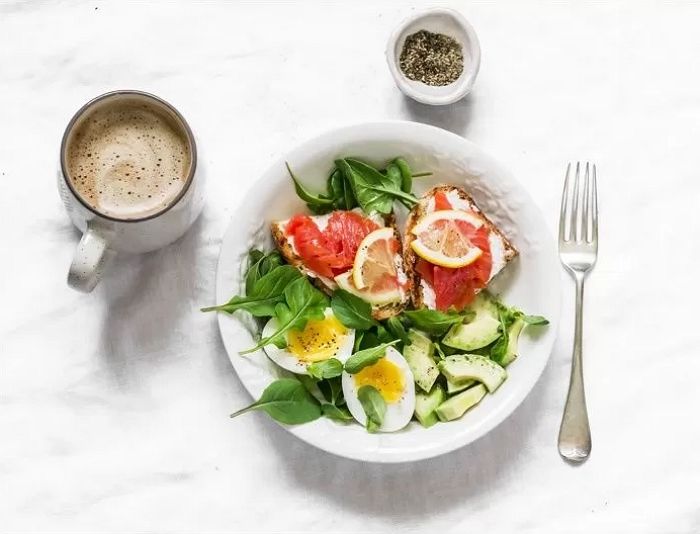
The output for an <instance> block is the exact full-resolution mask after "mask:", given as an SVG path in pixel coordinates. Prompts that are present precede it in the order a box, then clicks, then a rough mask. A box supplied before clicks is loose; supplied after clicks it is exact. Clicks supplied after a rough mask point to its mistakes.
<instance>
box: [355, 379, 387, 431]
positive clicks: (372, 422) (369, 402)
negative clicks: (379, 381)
mask: <svg viewBox="0 0 700 534" xmlns="http://www.w3.org/2000/svg"><path fill="white" fill-rule="evenodd" d="M357 398H358V400H359V401H360V404H361V405H362V409H363V410H364V411H365V415H366V416H367V425H366V426H367V431H368V432H372V433H373V432H377V431H378V430H379V428H380V427H381V426H382V423H383V422H384V416H385V415H386V402H385V401H384V397H382V395H381V393H379V391H377V389H376V388H375V387H374V386H362V387H361V388H360V389H358V390H357Z"/></svg>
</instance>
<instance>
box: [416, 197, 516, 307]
mask: <svg viewBox="0 0 700 534" xmlns="http://www.w3.org/2000/svg"><path fill="white" fill-rule="evenodd" d="M452 191H454V192H456V193H457V195H458V196H459V198H461V199H462V200H464V201H466V202H467V203H468V204H469V206H470V209H471V210H472V211H474V212H475V213H477V214H478V215H479V217H480V218H481V219H482V220H483V222H484V224H485V225H486V226H488V228H489V230H490V231H491V233H493V234H496V235H497V236H498V237H499V239H500V240H501V242H502V243H503V250H504V259H505V265H508V263H509V262H510V261H511V260H512V259H513V258H515V257H516V256H517V255H518V251H517V249H516V248H515V247H514V246H513V244H512V243H511V242H510V241H509V240H508V238H507V237H506V236H505V235H504V234H503V232H501V230H500V229H499V228H498V227H497V226H496V225H495V224H494V223H493V222H492V221H491V220H490V219H489V218H488V217H487V216H486V215H485V214H484V213H483V212H482V211H481V209H480V208H479V206H477V204H476V202H474V199H473V198H472V197H471V196H470V195H469V193H467V192H466V191H465V190H464V189H462V188H461V187H458V186H455V185H448V184H442V185H437V186H435V187H433V188H432V189H430V190H429V191H427V192H426V193H425V194H424V195H423V196H422V197H421V198H420V200H419V201H418V204H416V205H415V206H414V207H413V209H412V210H411V212H410V213H409V214H408V218H407V219H406V231H405V233H404V241H403V246H404V249H403V258H404V270H405V271H406V276H407V277H408V279H409V281H410V287H411V303H412V304H413V307H414V308H416V309H420V308H424V307H426V306H427V305H426V303H425V298H424V295H423V289H422V287H421V276H420V274H418V272H417V271H416V262H417V261H418V255H417V254H416V253H415V252H414V251H413V248H412V247H411V242H412V241H413V240H414V239H415V235H413V233H412V232H411V230H413V228H414V227H415V226H416V224H418V221H420V220H421V219H422V218H423V217H424V216H425V215H427V213H428V204H429V202H430V200H431V199H432V198H433V197H435V195H436V194H437V193H438V192H443V193H445V194H447V193H450V192H452ZM505 265H504V268H505ZM502 270H503V269H501V271H502ZM501 271H499V272H501ZM497 275H498V273H496V275H495V276H497Z"/></svg>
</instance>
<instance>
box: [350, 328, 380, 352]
mask: <svg viewBox="0 0 700 534" xmlns="http://www.w3.org/2000/svg"><path fill="white" fill-rule="evenodd" d="M360 334H364V335H363V336H362V339H361V340H360V343H359V344H358V345H357V347H358V350H365V349H371V348H372V347H376V346H377V345H379V344H380V343H381V341H379V338H378V337H377V334H375V333H374V329H373V330H367V331H365V332H360ZM355 352H357V350H356V351H355Z"/></svg>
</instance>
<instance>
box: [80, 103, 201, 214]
mask: <svg viewBox="0 0 700 534" xmlns="http://www.w3.org/2000/svg"><path fill="white" fill-rule="evenodd" d="M66 166H67V174H68V178H69V180H70V182H71V184H72V186H73V189H74V190H75V192H76V193H77V194H78V195H79V196H80V197H81V199H82V200H83V201H84V202H85V203H87V204H88V205H89V206H90V207H92V208H93V209H94V210H95V211H97V212H99V213H101V214H104V215H107V216H109V217H113V218H116V219H123V220H129V219H141V218H144V217H149V216H151V215H155V214H157V213H159V212H161V211H163V210H164V209H166V208H167V207H168V206H170V205H171V204H173V203H174V202H175V201H176V200H177V199H178V198H179V196H180V194H181V192H182V190H183V189H184V188H185V186H186V185H187V181H188V177H189V174H190V169H191V166H192V154H191V150H190V145H189V143H188V138H187V134H186V133H185V131H184V129H183V127H182V126H181V125H180V124H177V122H176V120H175V119H174V118H173V117H170V116H168V115H167V114H166V113H165V112H164V111H162V110H160V109H157V108H156V107H155V106H151V105H149V104H144V103H142V102H130V101H116V102H105V103H103V104H102V105H101V106H99V107H96V109H94V110H92V111H88V113H86V114H85V116H84V117H83V118H82V119H81V121H80V123H78V124H76V126H75V128H74V131H73V132H72V134H71V136H70V138H69V140H68V145H67V150H66Z"/></svg>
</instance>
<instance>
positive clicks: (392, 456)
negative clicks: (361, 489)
mask: <svg viewBox="0 0 700 534" xmlns="http://www.w3.org/2000/svg"><path fill="white" fill-rule="evenodd" d="M386 129H389V130H394V131H397V132H398V133H397V134H396V135H398V136H401V135H407V134H410V135H412V136H414V135H415V136H416V137H421V136H438V137H441V138H442V140H441V141H440V143H441V144H444V145H450V144H452V145H454V143H459V144H460V145H462V147H468V148H469V150H471V151H473V153H476V154H478V155H479V156H480V157H482V158H484V160H489V161H490V162H491V164H492V165H493V166H494V167H496V168H497V170H498V172H499V174H502V175H503V176H504V177H507V179H508V180H509V181H511V182H512V183H511V185H513V186H515V188H516V190H517V194H518V195H519V196H520V197H522V200H523V201H525V202H529V203H531V204H532V207H533V210H534V212H533V213H534V214H535V216H536V218H537V219H539V220H538V221H537V225H538V226H540V227H541V231H542V235H543V237H545V236H546V244H547V245H548V248H550V250H549V251H544V252H542V251H540V253H542V254H547V255H551V256H552V262H553V264H554V266H555V267H556V268H557V272H558V270H559V269H558V266H559V263H558V259H557V258H558V256H557V255H556V248H555V246H554V243H555V242H554V238H553V234H552V233H551V231H550V230H549V227H548V226H547V224H546V220H545V219H544V216H543V214H542V212H541V211H540V210H539V208H538V207H537V205H536V204H535V203H534V202H533V201H532V198H531V197H530V195H529V193H528V191H527V190H526V189H525V188H524V187H523V186H522V185H521V184H520V183H519V182H518V181H517V180H516V179H515V177H514V176H513V175H512V174H511V173H510V172H509V171H508V170H507V169H505V168H504V167H503V166H501V165H500V163H499V162H498V161H497V160H495V159H494V158H493V157H492V156H490V155H489V154H488V153H487V152H484V151H483V150H482V149H481V148H480V147H479V146H478V145H476V144H474V143H473V142H471V141H469V140H468V139H466V138H464V137H461V136H459V135H457V134H454V133H452V132H449V131H447V130H443V129H441V128H438V127H435V126H431V125H427V124H423V123H418V122H413V121H405V120H387V121H374V122H367V123H355V124H351V125H346V126H341V127H338V128H333V129H330V130H327V131H325V132H323V133H321V134H320V135H316V136H314V137H311V138H309V139H307V140H305V141H303V142H301V143H298V144H296V145H295V146H294V147H293V148H292V149H290V150H288V151H285V152H284V153H283V154H282V155H281V156H280V157H279V158H277V159H276V161H274V162H273V163H272V165H270V166H269V167H267V168H266V169H265V171H264V172H263V173H261V174H260V176H259V178H258V180H257V181H259V182H265V181H266V180H267V179H268V178H269V177H270V176H272V175H273V174H275V175H276V174H278V172H279V168H283V167H284V162H285V161H289V160H291V161H293V160H294V158H296V157H298V158H300V159H304V158H308V159H313V158H314V157H316V156H313V155H310V154H312V153H313V152H317V151H318V150H319V148H318V146H319V145H320V146H323V144H324V143H326V142H327V141H326V138H331V139H333V138H336V139H337V138H341V139H342V138H351V139H353V138H357V136H358V135H359V136H362V135H366V136H367V137H373V136H375V135H377V132H380V133H381V132H383V131H384V130H386ZM250 209H251V208H250V206H248V205H247V204H246V202H245V198H242V199H241V200H240V203H239V205H238V208H237V209H236V210H235V213H236V215H234V216H232V218H231V222H230V223H229V225H228V227H227V230H226V233H225V235H224V237H223V239H222V245H221V251H220V255H219V260H218V264H217V273H216V296H217V298H218V299H221V298H227V297H226V296H225V295H226V294H228V293H226V292H230V288H231V283H230V280H227V277H228V276H230V274H229V273H230V271H231V267H230V266H229V265H228V263H229V262H230V261H231V259H232V257H231V253H232V251H231V250H230V248H231V247H228V249H229V250H228V251H227V249H226V248H225V247H226V244H227V242H229V241H231V240H232V239H234V238H235V236H236V235H240V233H241V228H240V221H241V218H242V217H245V215H246V212H247V211H249V210H250ZM549 288H550V291H551V292H552V295H553V296H552V301H553V302H555V304H554V306H555V309H554V310H553V313H552V314H551V316H549V317H548V319H550V326H549V329H548V333H547V334H546V339H540V340H539V341H538V343H539V344H542V345H541V350H542V352H543V355H542V356H541V357H540V358H539V359H536V360H534V361H533V363H532V364H531V365H532V368H531V371H530V372H529V373H528V374H529V378H528V383H525V384H524V385H523V386H521V387H518V388H516V389H515V390H514V391H513V392H512V393H511V394H510V396H509V398H508V399H507V400H506V401H504V402H503V403H502V404H501V405H499V406H496V407H494V409H493V410H492V413H491V414H490V416H489V417H488V418H486V419H485V420H484V421H482V422H481V423H480V424H479V425H478V427H476V428H471V429H468V430H466V431H465V430H462V432H455V433H454V437H453V438H452V439H449V440H444V439H442V440H437V441H435V442H433V443H430V444H420V445H418V444H416V446H415V447H414V448H413V449H412V450H410V451H406V450H401V451H399V450H394V449H391V448H389V449H387V450H383V451H381V454H378V452H379V451H378V450H376V449H375V450H373V451H372V453H371V454H370V453H369V452H368V451H366V450H363V449H359V448H356V447H354V446H353V445H352V444H351V443H342V444H339V443H331V442H330V441H329V442H325V441H323V440H321V439H320V438H319V435H322V434H323V432H322V430H320V429H318V428H313V425H314V424H315V423H317V422H318V421H314V422H312V423H307V424H306V425H297V426H288V425H283V424H281V423H277V424H279V425H280V426H281V427H283V428H284V429H285V430H287V431H288V432H289V433H291V434H293V435H294V436H296V437H297V438H299V439H301V440H303V441H304V442H306V443H309V444H310V445H313V446H314V447H316V448H319V449H321V450H324V451H326V452H329V453H331V454H334V455H336V456H339V457H343V458H349V459H352V460H357V461H362V462H369V463H406V462H413V461H418V460H424V459H429V458H434V457H437V456H441V455H443V454H446V453H449V452H452V451H454V450H457V449H460V448H462V447H464V446H466V445H468V444H470V443H472V442H474V441H476V440H478V439H480V438H482V437H483V436H485V435H486V434H488V433H489V432H491V431H492V430H493V429H494V428H496V427H497V426H498V425H500V424H501V423H502V422H503V421H504V420H505V419H507V418H508V417H509V416H510V415H511V414H513V413H514V412H515V411H516V409H517V408H518V407H519V406H520V405H521V404H522V402H523V401H524V400H525V398H526V397H527V396H528V395H529V394H530V392H531V391H532V390H533V389H534V388H535V386H536V385H537V383H538V382H539V380H540V378H541V376H542V373H543V372H544V369H545V367H546V365H547V363H548V362H549V359H550V358H551V354H552V351H553V348H554V343H555V341H556V339H557V336H558V329H559V321H560V316H561V298H562V297H561V295H562V291H561V280H560V277H559V276H557V277H556V279H555V280H552V282H551V284H550V285H549ZM229 297H230V295H229ZM217 319H218V325H219V331H220V334H221V337H222V342H223V344H224V347H225V349H226V352H227V356H228V357H229V360H230V361H231V364H232V366H233V368H234V371H235V372H236V375H237V376H238V378H239V380H240V381H241V384H242V385H243V387H244V389H245V390H246V391H247V392H248V393H249V394H250V395H251V396H252V397H253V398H255V397H256V396H257V395H258V394H259V392H256V391H254V389H255V387H254V385H253V384H251V381H254V380H253V379H251V378H250V377H249V378H248V379H247V380H244V379H243V378H242V377H241V375H240V374H239V367H240V366H241V365H244V362H243V361H240V360H238V358H241V357H240V356H239V355H238V353H237V350H238V349H237V348H236V347H235V344H234V341H235V340H234V339H232V338H230V337H228V336H227V335H226V332H227V331H228V330H229V327H230V325H231V323H230V322H231V321H234V322H236V321H238V319H237V318H236V317H232V316H228V315H226V314H221V313H220V314H218V318H217ZM238 348H240V347H238ZM347 441H349V442H352V441H353V440H347Z"/></svg>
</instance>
